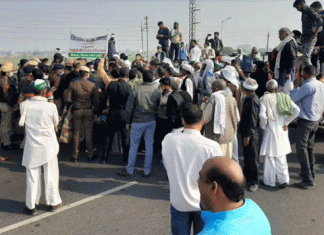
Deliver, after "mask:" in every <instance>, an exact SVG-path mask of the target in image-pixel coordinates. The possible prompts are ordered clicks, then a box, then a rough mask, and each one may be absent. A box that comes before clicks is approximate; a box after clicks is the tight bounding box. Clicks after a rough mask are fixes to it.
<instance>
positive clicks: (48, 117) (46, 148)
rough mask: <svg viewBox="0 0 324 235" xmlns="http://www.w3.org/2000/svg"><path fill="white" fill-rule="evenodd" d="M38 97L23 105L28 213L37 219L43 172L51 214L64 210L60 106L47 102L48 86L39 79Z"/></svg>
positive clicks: (21, 121) (22, 118)
mask: <svg viewBox="0 0 324 235" xmlns="http://www.w3.org/2000/svg"><path fill="white" fill-rule="evenodd" d="M34 94H35V97H32V98H31V99H28V100H26V101H24V102H23V103H21V105H20V112H21V118H20V121H19V126H25V130H26V143H25V148H24V154H23V160H22V165H23V166H25V167H26V174H27V175H26V181H27V190H26V207H25V213H26V214H28V215H35V214H36V212H37V209H36V205H38V204H39V199H40V196H41V174H42V173H41V172H42V167H43V170H44V180H45V195H46V204H47V205H49V206H50V211H52V212H53V211H55V210H57V209H58V208H59V207H61V206H62V199H61V197H60V193H59V169H58V160H57V154H58V152H59V144H58V141H57V138H56V133H55V130H54V129H55V127H56V126H57V125H58V123H59V117H58V112H57V108H56V105H55V104H53V103H49V102H48V101H47V98H46V94H47V84H46V82H45V80H42V79H37V80H36V81H35V83H34Z"/></svg>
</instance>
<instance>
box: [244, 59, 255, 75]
mask: <svg viewBox="0 0 324 235" xmlns="http://www.w3.org/2000/svg"><path fill="white" fill-rule="evenodd" d="M253 60H254V58H253V57H250V56H247V55H243V59H242V62H241V69H242V70H243V72H247V73H251V72H252V70H253Z"/></svg>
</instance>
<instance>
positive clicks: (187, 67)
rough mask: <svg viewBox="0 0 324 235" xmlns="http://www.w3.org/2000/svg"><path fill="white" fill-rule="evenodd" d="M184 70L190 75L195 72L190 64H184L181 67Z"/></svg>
mask: <svg viewBox="0 0 324 235" xmlns="http://www.w3.org/2000/svg"><path fill="white" fill-rule="evenodd" d="M181 68H182V69H183V70H186V71H188V72H189V73H193V72H194V68H193V67H192V66H191V65H190V64H184V65H182V67H181Z"/></svg>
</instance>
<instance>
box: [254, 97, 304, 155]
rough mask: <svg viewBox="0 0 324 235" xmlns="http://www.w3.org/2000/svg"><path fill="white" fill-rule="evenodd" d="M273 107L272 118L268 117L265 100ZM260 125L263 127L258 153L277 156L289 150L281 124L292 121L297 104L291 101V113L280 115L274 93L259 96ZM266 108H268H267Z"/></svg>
mask: <svg viewBox="0 0 324 235" xmlns="http://www.w3.org/2000/svg"><path fill="white" fill-rule="evenodd" d="M267 101H268V102H269V104H270V105H271V106H272V107H273V109H272V110H271V111H273V112H272V113H273V114H272V116H273V117H272V118H269V108H268V107H267V104H266V102H267ZM260 103H261V107H260V114H259V116H260V125H261V128H262V129H265V131H264V135H263V142H262V145H261V152H260V155H266V156H269V157H279V156H284V155H287V154H288V153H290V152H291V147H290V142H289V137H288V131H284V130H283V126H285V125H288V124H289V123H290V122H292V121H293V120H294V119H295V118H296V117H298V114H299V108H298V106H297V105H296V104H295V103H294V102H292V106H293V114H292V115H291V116H287V117H286V116H282V115H279V114H278V112H277V98H276V94H275V93H270V94H265V95H264V96H263V97H262V98H261V102H260ZM267 109H268V110H267Z"/></svg>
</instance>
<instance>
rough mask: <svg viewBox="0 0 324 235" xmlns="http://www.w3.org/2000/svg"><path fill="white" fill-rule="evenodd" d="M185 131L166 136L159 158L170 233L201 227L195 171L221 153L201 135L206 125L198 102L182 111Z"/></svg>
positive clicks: (196, 173)
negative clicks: (166, 187)
mask: <svg viewBox="0 0 324 235" xmlns="http://www.w3.org/2000/svg"><path fill="white" fill-rule="evenodd" d="M182 122H183V124H184V130H183V131H182V132H178V133H170V134H168V135H166V137H165V138H164V140H163V142H162V157H163V163H164V166H165V169H166V171H167V175H168V178H169V182H170V202H171V230H172V234H173V235H177V234H178V235H186V234H188V235H189V234H190V231H191V224H193V230H194V234H197V233H199V232H200V231H201V230H202V229H203V222H202V220H201V217H200V207H199V191H198V184H197V180H198V172H199V170H200V169H201V167H202V165H203V163H204V162H205V161H206V160H207V159H208V158H211V157H213V156H222V151H221V149H220V146H219V144H218V143H217V142H216V141H213V140H210V139H207V138H206V137H204V136H202V135H201V132H200V131H201V129H202V127H203V126H204V124H205V119H204V118H203V113H202V111H201V109H200V108H199V107H198V106H197V105H193V104H188V105H187V106H186V107H185V108H184V110H183V114H182Z"/></svg>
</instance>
